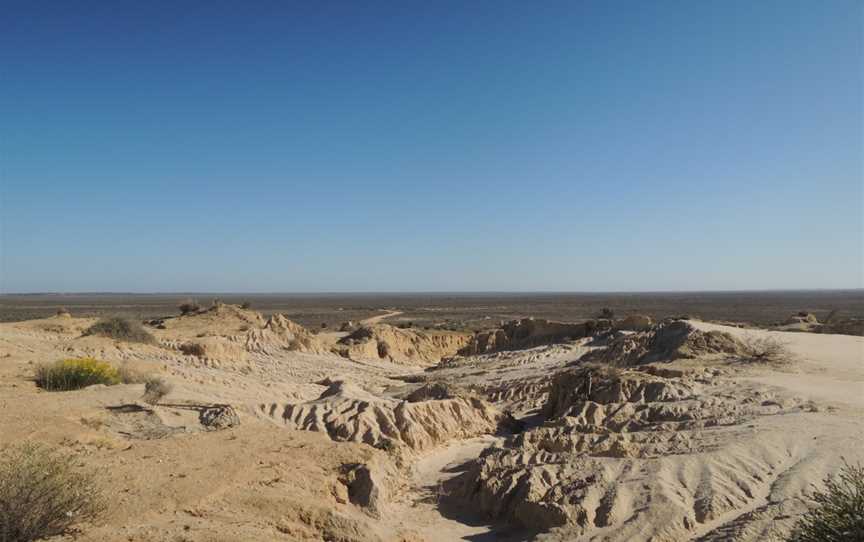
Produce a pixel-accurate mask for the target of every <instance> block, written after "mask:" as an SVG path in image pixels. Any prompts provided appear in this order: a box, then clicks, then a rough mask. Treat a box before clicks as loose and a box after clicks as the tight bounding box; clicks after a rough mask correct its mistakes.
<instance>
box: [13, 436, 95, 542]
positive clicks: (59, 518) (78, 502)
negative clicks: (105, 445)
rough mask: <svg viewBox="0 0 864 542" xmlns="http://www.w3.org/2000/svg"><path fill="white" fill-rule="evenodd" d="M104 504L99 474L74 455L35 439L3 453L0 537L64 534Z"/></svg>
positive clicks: (24, 540)
mask: <svg viewBox="0 0 864 542" xmlns="http://www.w3.org/2000/svg"><path fill="white" fill-rule="evenodd" d="M104 508H105V501H104V499H103V498H102V495H101V492H100V489H99V487H98V484H97V481H96V478H95V476H94V475H93V474H92V473H91V472H89V471H82V470H81V469H79V467H78V466H77V464H76V462H75V460H73V459H72V458H71V457H68V456H64V455H61V454H59V453H58V452H56V451H54V450H51V449H49V448H46V447H44V446H42V445H39V444H34V443H25V444H22V445H18V446H13V447H11V448H7V449H6V450H4V451H3V453H2V454H0V541H2V542H29V541H31V540H39V539H42V538H45V537H49V536H55V535H60V534H63V533H65V532H67V531H68V530H69V528H70V527H71V526H72V525H74V524H76V523H79V522H84V521H89V520H92V519H95V518H96V517H98V516H99V514H100V513H101V512H102V511H103V510H104Z"/></svg>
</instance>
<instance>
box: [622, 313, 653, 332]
mask: <svg viewBox="0 0 864 542" xmlns="http://www.w3.org/2000/svg"><path fill="white" fill-rule="evenodd" d="M653 325H654V320H653V319H651V317H650V316H645V315H643V314H631V315H629V316H627V317H625V318H622V319H621V320H618V321H617V322H615V324H614V327H615V329H620V330H623V331H645V330H646V329H649V328H650V327H651V326H653Z"/></svg>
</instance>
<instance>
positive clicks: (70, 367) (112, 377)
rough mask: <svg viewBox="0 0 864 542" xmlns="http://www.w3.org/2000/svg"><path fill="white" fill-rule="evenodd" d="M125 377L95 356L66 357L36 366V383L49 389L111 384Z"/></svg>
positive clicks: (59, 389) (71, 388) (117, 382)
mask: <svg viewBox="0 0 864 542" xmlns="http://www.w3.org/2000/svg"><path fill="white" fill-rule="evenodd" d="M122 380H123V379H122V378H121V374H120V371H118V370H117V369H116V368H115V367H114V366H112V365H111V364H110V363H108V362H105V361H100V360H97V359H94V358H73V359H64V360H60V361H57V362H55V363H51V364H44V365H40V366H38V367H37V368H36V385H37V386H39V387H40V388H42V389H45V390H48V391H70V390H77V389H81V388H86V387H87V386H92V385H94V384H105V385H106V386H111V385H114V384H119V383H120V382H121V381H122Z"/></svg>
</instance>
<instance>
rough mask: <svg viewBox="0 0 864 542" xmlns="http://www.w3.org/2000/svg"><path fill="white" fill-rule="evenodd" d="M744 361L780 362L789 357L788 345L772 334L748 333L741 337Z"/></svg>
mask: <svg viewBox="0 0 864 542" xmlns="http://www.w3.org/2000/svg"><path fill="white" fill-rule="evenodd" d="M741 344H742V345H743V354H744V361H747V362H751V363H779V362H782V361H786V360H788V359H789V356H790V353H789V350H787V349H786V345H785V344H783V343H782V342H781V341H779V340H777V339H775V338H774V337H771V336H763V337H759V336H756V335H747V336H745V337H744V338H742V339H741Z"/></svg>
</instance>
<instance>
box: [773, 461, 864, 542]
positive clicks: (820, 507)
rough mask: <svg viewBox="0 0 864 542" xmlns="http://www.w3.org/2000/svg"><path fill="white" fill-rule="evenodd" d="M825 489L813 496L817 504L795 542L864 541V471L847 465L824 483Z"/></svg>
mask: <svg viewBox="0 0 864 542" xmlns="http://www.w3.org/2000/svg"><path fill="white" fill-rule="evenodd" d="M824 483H825V489H824V490H823V491H815V492H814V493H812V494H811V495H809V497H810V499H812V500H813V502H814V503H815V504H816V506H815V507H813V508H812V509H810V511H808V512H807V513H805V514H804V515H803V516H802V517H801V518H800V519H799V520H798V521H797V522H796V523H795V527H794V528H793V530H792V535H791V537H790V541H791V542H840V541H852V540H864V468H862V466H861V465H860V464H858V465H850V464H849V463H845V462H844V464H843V468H842V469H840V473H839V474H838V475H837V476H836V477H834V478H832V477H830V476H829V477H827V478H825V480H824Z"/></svg>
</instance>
